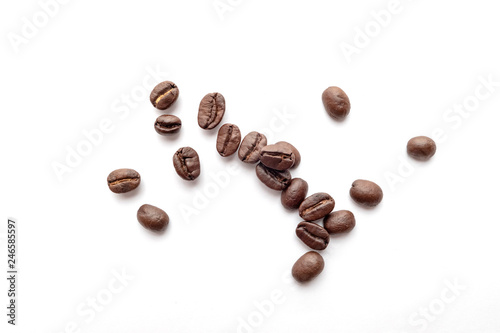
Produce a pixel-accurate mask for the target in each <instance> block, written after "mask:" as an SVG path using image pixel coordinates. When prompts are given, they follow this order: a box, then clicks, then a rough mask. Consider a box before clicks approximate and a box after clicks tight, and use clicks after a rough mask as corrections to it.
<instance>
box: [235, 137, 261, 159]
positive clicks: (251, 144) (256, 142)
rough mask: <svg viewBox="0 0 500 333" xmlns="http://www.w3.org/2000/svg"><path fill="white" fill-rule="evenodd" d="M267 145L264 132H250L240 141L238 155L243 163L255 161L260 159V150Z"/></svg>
mask: <svg viewBox="0 0 500 333" xmlns="http://www.w3.org/2000/svg"><path fill="white" fill-rule="evenodd" d="M266 145H267V138H266V136H265V135H264V134H260V133H258V132H250V133H248V134H247V135H246V136H245V137H244V138H243V141H241V146H240V149H239V150H238V157H239V158H240V160H242V161H243V162H245V163H251V164H253V163H257V162H258V161H259V159H260V150H261V149H262V148H263V147H265V146H266Z"/></svg>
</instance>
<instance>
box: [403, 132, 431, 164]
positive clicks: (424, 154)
mask: <svg viewBox="0 0 500 333" xmlns="http://www.w3.org/2000/svg"><path fill="white" fill-rule="evenodd" d="M406 150H407V152H408V155H410V156H411V157H413V158H414V159H416V160H419V161H427V160H429V159H430V158H431V157H432V156H434V154H435V153H436V143H435V142H434V140H432V139H431V138H429V137H426V136H417V137H415V138H413V139H411V140H410V141H408V145H407V146H406Z"/></svg>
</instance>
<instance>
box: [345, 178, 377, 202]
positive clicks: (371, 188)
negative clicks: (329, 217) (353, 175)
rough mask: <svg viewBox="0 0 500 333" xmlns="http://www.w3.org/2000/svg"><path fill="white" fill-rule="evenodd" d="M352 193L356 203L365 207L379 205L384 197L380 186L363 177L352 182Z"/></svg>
mask: <svg viewBox="0 0 500 333" xmlns="http://www.w3.org/2000/svg"><path fill="white" fill-rule="evenodd" d="M350 194H351V198H352V199H353V200H354V201H355V202H356V203H358V204H360V205H362V206H365V207H375V206H377V205H378V204H379V203H380V202H381V201H382V198H383V197H384V193H383V192H382V189H381V188H380V186H378V185H377V184H375V183H374V182H371V181H369V180H362V179H358V180H356V181H355V182H354V183H352V187H351V191H350Z"/></svg>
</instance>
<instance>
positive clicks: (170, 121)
mask: <svg viewBox="0 0 500 333" xmlns="http://www.w3.org/2000/svg"><path fill="white" fill-rule="evenodd" d="M181 126H182V122H181V120H180V119H179V118H178V117H176V116H172V115H170V114H164V115H161V116H159V117H158V118H156V122H155V130H156V132H157V133H158V134H161V135H168V134H173V133H177V132H179V130H180V129H181Z"/></svg>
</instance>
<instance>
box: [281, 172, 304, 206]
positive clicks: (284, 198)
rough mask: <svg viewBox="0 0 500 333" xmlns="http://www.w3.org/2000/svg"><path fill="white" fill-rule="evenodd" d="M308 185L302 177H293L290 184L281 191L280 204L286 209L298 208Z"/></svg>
mask: <svg viewBox="0 0 500 333" xmlns="http://www.w3.org/2000/svg"><path fill="white" fill-rule="evenodd" d="M308 189H309V185H308V184H307V182H306V181H305V180H303V179H302V178H294V179H292V181H291V182H290V185H288V187H287V188H286V189H285V190H283V192H281V204H282V205H283V207H285V208H288V209H297V208H299V206H300V204H301V203H302V201H304V199H305V198H306V196H307V191H308Z"/></svg>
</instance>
